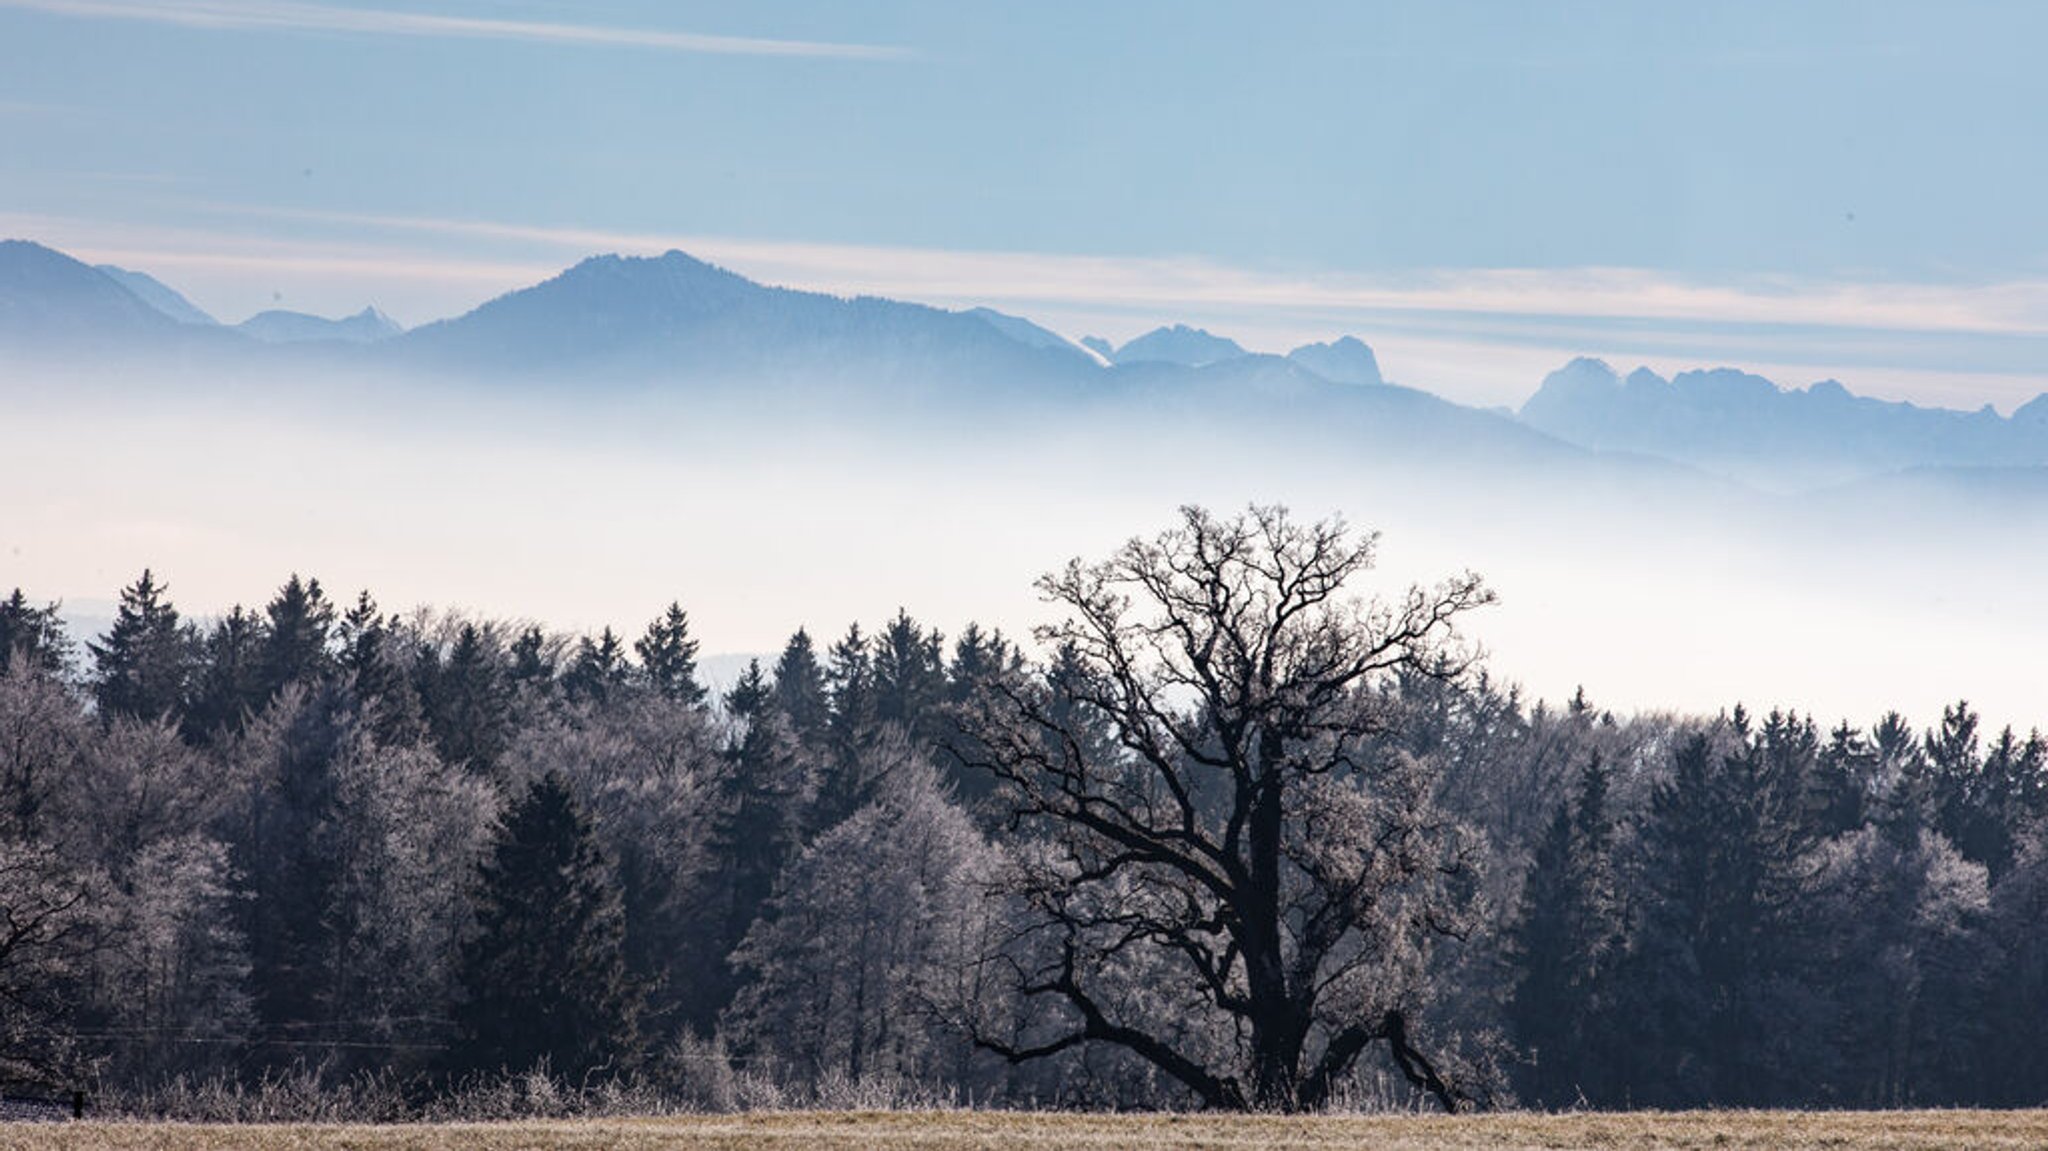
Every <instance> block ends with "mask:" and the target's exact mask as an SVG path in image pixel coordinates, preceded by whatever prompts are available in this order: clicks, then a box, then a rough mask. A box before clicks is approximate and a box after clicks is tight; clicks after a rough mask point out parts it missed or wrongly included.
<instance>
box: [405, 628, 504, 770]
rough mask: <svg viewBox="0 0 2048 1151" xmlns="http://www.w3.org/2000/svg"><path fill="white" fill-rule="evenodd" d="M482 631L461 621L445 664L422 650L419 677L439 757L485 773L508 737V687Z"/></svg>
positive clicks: (495, 765) (491, 765)
mask: <svg viewBox="0 0 2048 1151" xmlns="http://www.w3.org/2000/svg"><path fill="white" fill-rule="evenodd" d="M498 659H499V657H498V653H497V652H496V651H495V650H493V647H492V645H491V643H490V641H489V640H488V639H486V638H485V636H484V633H483V631H482V629H480V628H478V627H477V626H476V625H475V624H464V625H462V630H461V631H459V632H457V633H456V635H455V643H454V644H453V645H452V646H451V647H450V648H449V649H448V658H447V660H446V661H445V662H444V661H442V660H439V659H437V658H435V653H434V652H433V651H432V650H431V649H423V650H422V651H421V652H420V656H419V662H418V665H417V675H418V676H419V678H420V681H421V682H420V687H419V694H420V702H421V705H422V707H423V708H424V709H425V710H426V716H427V730H428V732H429V733H430V734H431V735H432V736H433V740H434V747H435V749H436V750H438V751H439V752H440V753H441V758H442V759H443V760H445V761H446V762H448V763H451V764H463V765H465V766H467V767H468V768H469V769H470V770H471V771H473V772H476V773H477V774H479V775H489V774H491V773H492V772H494V771H495V770H496V769H497V766H498V761H499V759H500V758H502V757H503V755H504V753H505V747H506V745H507V743H509V742H510V740H511V725H512V713H511V691H510V689H509V688H508V687H507V686H506V684H505V677H504V672H503V669H502V668H501V667H500V666H499V663H498Z"/></svg>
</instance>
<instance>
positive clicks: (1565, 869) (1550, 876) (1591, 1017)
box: [1508, 755, 1622, 1106]
mask: <svg viewBox="0 0 2048 1151" xmlns="http://www.w3.org/2000/svg"><path fill="white" fill-rule="evenodd" d="M1609 774H1610V773H1609V771H1608V769H1607V767H1606V765H1605V764H1604V763H1603V762H1602V761H1601V759H1600V757H1599V756H1598V755H1595V756H1594V757H1593V758H1592V759H1591V760H1589V761H1588V762H1587V764H1586V768H1585V770H1584V772H1583V773H1582V774H1581V775H1580V777H1579V789H1578V794H1577V796H1575V797H1574V798H1573V799H1571V800H1568V801H1566V802H1564V803H1560V804H1558V806H1557V813H1556V815H1555V816H1553V817H1552V819H1551V823H1550V828H1549V831H1548V832H1547V833H1546V834H1545V835H1544V837H1543V841H1542V843H1541V844H1540V845H1538V847H1537V849H1536V858H1535V862H1534V864H1533V866H1532V867H1531V869H1530V873H1529V881H1528V885H1527V887H1525V888H1524V890H1523V893H1522V913H1521V916H1520V919H1519V921H1518V922H1517V923H1516V925H1515V928H1514V937H1513V941H1512V944H1511V946H1512V948H1513V954H1514V956H1515V959H1516V961H1517V966H1518V967H1519V969H1520V979H1519V981H1518V983H1517V985H1516V987H1515V993H1514V998H1513V1000H1512V1001H1511V1002H1510V1004H1509V1006H1508V1017H1509V1020H1510V1021H1511V1022H1512V1023H1513V1024H1514V1027H1515V1034H1516V1038H1517V1039H1518V1040H1519V1041H1520V1042H1521V1043H1522V1045H1523V1046H1524V1048H1526V1049H1528V1050H1529V1051H1530V1052H1531V1053H1532V1054H1533V1055H1534V1056H1535V1066H1534V1070H1533V1074H1532V1075H1531V1076H1530V1080H1531V1084H1532V1086H1533V1087H1534V1088H1535V1090H1534V1092H1533V1095H1534V1101H1535V1102H1538V1103H1542V1104H1547V1105H1551V1106H1556V1105H1560V1104H1567V1103H1570V1102H1572V1101H1573V1100H1574V1099H1575V1098H1578V1097H1581V1096H1583V1097H1586V1098H1590V1099H1592V1100H1594V1101H1596V1102H1599V1101H1603V1100H1605V1099H1606V1098H1607V1097H1608V1096H1609V1094H1610V1085H1609V1083H1608V1082H1607V1079H1606V1074H1605V1073H1606V1070H1607V1069H1606V1067H1605V1066H1604V1064H1605V1062H1606V1061H1607V1059H1608V1058H1609V1057H1610V1049H1611V1047H1612V1044H1611V1043H1610V1042H1608V1040H1609V1039H1610V1038H1612V1037H1611V1036H1610V1035H1609V1033H1608V1027H1609V1025H1610V1024H1611V1022H1612V1011H1613V1004H1612V994H1613V969H1614V964H1615V961H1616V959H1617V958H1618V957H1619V949H1620V946H1621V942H1622V921H1621V908H1620V905H1619V902H1618V893H1617V892H1616V890H1615V877H1614V859H1613V851H1614V823H1613V819H1612V817H1611V815H1610V814H1609V812H1608V810H1607V793H1608V779H1609Z"/></svg>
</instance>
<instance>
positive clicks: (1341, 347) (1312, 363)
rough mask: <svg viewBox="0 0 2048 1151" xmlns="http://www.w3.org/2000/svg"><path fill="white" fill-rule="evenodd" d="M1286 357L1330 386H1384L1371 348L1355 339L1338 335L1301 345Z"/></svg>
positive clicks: (1377, 362)
mask: <svg viewBox="0 0 2048 1151" xmlns="http://www.w3.org/2000/svg"><path fill="white" fill-rule="evenodd" d="M1287 358H1288V359H1290V360H1292V361H1294V362H1295V363H1297V364H1300V365H1301V366H1302V367H1304V368H1307V369H1308V370H1309V371H1311V372H1314V373H1315V374H1316V375H1319V376H1321V377H1323V378H1324V379H1326V380H1329V381H1331V382H1332V383H1338V384H1361V385H1366V386H1376V385H1379V384H1384V383H1386V380H1385V379H1384V378H1382V377H1381V375H1380V362H1379V359H1378V358H1377V357H1375V356H1374V355H1373V354H1372V348H1370V347H1369V346H1367V345H1366V342H1365V341H1364V340H1361V339H1359V338H1358V337H1357V336H1340V337H1338V338H1337V339H1336V340H1335V341H1333V342H1331V343H1327V344H1303V345H1302V346H1301V347H1298V348H1296V349H1294V350H1293V351H1291V352H1289V353H1287Z"/></svg>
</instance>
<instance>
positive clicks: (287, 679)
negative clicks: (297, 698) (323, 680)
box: [262, 572, 334, 699]
mask: <svg viewBox="0 0 2048 1151" xmlns="http://www.w3.org/2000/svg"><path fill="white" fill-rule="evenodd" d="M263 614H264V616H265V619H266V622H267V624H268V626H267V627H266V628H265V629H264V636H263V656H262V688H263V695H264V698H265V699H269V698H272V697H275V696H276V695H277V693H278V692H279V691H281V690H283V688H284V686H285V685H286V684H288V683H299V682H310V681H312V680H316V679H319V678H320V677H322V676H324V675H326V674H327V672H328V670H329V668H330V666H331V664H332V656H330V655H329V654H328V651H327V640H328V635H329V633H330V632H332V631H333V630H334V605H333V604H331V603H329V602H328V601H327V593H325V592H323V591H321V590H320V581H319V580H316V579H315V580H301V579H299V577H298V574H297V573H296V572H295V573H293V574H292V577H291V579H290V580H288V581H287V582H286V583H285V585H284V586H283V587H282V588H279V589H278V592H277V596H276V597H275V598H273V599H272V600H271V601H270V603H269V605H268V606H266V607H265V608H264V609H263Z"/></svg>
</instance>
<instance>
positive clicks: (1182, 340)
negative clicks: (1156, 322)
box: [1112, 324, 1245, 368]
mask: <svg viewBox="0 0 2048 1151" xmlns="http://www.w3.org/2000/svg"><path fill="white" fill-rule="evenodd" d="M1244 354H1245V350H1244V349H1243V348H1241V347H1239V346H1238V343H1237V341H1236V340H1231V339H1226V338H1224V337H1222V336H1217V335H1212V334H1210V333H1208V332H1206V331H1203V330H1202V329H1200V328H1191V327H1189V326H1187V325H1186V324H1175V325H1173V326H1172V327H1165V328H1154V329H1152V330H1151V331H1149V332H1146V333H1145V334H1144V335H1142V336H1139V337H1138V338H1137V339H1135V340H1132V341H1130V342H1129V343H1127V344H1125V345H1124V346H1122V347H1120V348H1118V349H1117V350H1116V355H1115V356H1114V357H1112V358H1113V359H1114V360H1115V361H1116V362H1117V363H1119V364H1139V363H1168V364H1180V365H1182V366H1183V367H1189V368H1199V367H1202V366H1203V365H1205V364H1214V363H1218V362H1220V361H1223V360H1234V359H1237V358H1238V357H1240V356H1243V355H1244Z"/></svg>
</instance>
